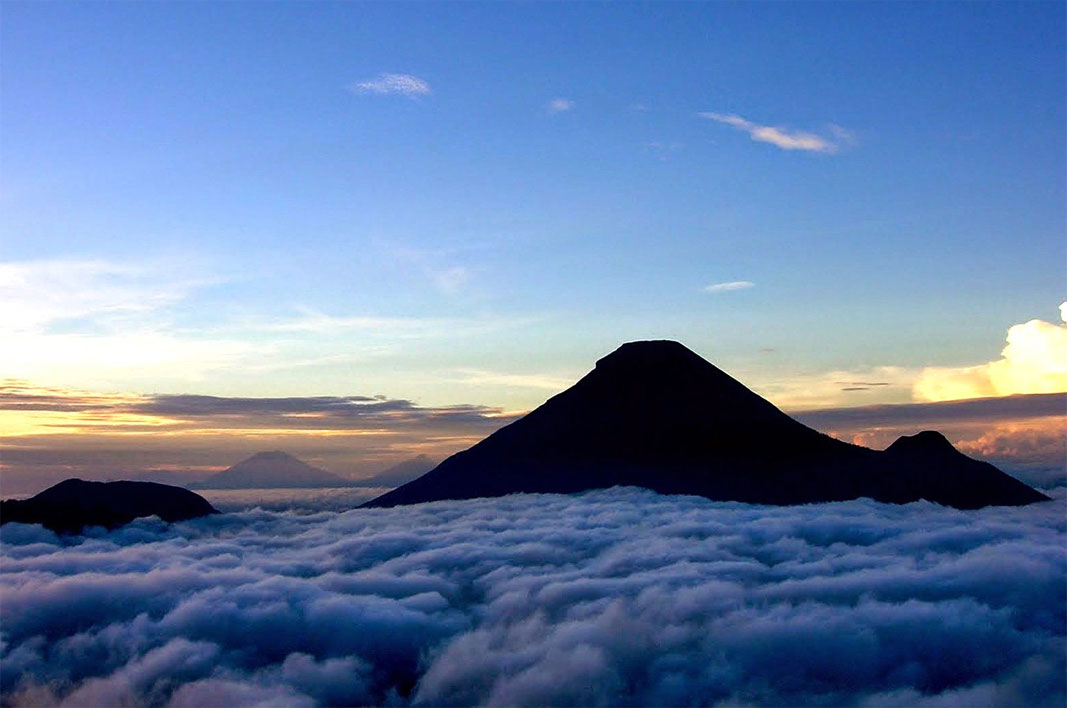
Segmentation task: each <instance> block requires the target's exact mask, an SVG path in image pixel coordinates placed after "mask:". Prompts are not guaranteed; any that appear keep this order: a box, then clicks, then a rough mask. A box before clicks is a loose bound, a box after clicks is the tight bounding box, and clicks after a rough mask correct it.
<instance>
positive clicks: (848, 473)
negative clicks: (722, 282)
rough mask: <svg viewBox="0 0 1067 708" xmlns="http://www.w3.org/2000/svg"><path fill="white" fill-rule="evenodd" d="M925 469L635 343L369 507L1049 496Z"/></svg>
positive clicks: (701, 366)
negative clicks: (551, 499) (932, 476)
mask: <svg viewBox="0 0 1067 708" xmlns="http://www.w3.org/2000/svg"><path fill="white" fill-rule="evenodd" d="M957 454H958V453H957ZM961 457H963V456H962V455H961ZM964 459H965V460H967V462H968V463H972V464H974V465H985V463H979V462H977V461H974V460H970V458H966V457H964ZM916 465H918V468H917V467H916ZM928 466H929V465H927V462H926V460H925V458H923V457H922V456H921V455H920V456H919V458H918V459H917V458H912V457H900V456H898V455H894V454H888V453H883V452H878V451H875V450H869V449H867V448H863V447H858V446H856V445H851V444H848V443H845V442H841V441H839V440H835V439H833V438H831V437H829V436H827V435H824V434H822V433H819V432H817V431H815V430H812V429H811V428H808V427H806V426H804V425H802V424H801V423H799V422H797V421H795V420H793V419H792V418H790V417H789V416H788V415H786V414H785V413H782V412H781V411H780V410H778V409H777V408H775V407H774V406H773V405H772V404H771V403H770V402H768V401H766V400H764V399H763V398H761V397H760V396H758V395H756V394H755V393H753V392H752V391H750V390H748V389H747V388H745V386H744V385H742V384H741V383H740V382H738V381H736V380H734V379H733V378H731V377H730V376H728V375H727V374H725V373H724V372H722V371H720V370H719V369H718V368H716V367H715V366H713V365H712V364H710V363H708V362H707V361H705V360H704V359H702V358H701V357H700V356H698V355H697V354H695V353H693V352H692V351H690V350H689V349H687V348H686V347H684V346H682V345H681V344H679V343H677V342H670V341H652V342H631V343H628V344H624V345H623V346H622V347H620V348H619V349H618V350H616V351H615V352H613V353H612V354H610V355H608V356H607V357H604V358H603V359H601V360H600V361H598V362H597V364H596V368H595V369H594V370H593V371H591V372H590V373H589V374H588V375H586V376H585V377H584V378H583V379H581V380H580V381H579V382H578V383H576V384H575V385H574V386H572V387H571V388H569V389H567V390H566V391H564V392H562V393H560V394H558V395H557V396H554V397H553V398H551V399H549V400H548V401H547V402H546V403H545V404H544V405H542V406H540V407H539V408H537V409H536V410H534V411H532V412H531V413H529V414H528V415H526V416H525V417H523V418H521V419H520V420H518V421H516V422H514V423H512V424H511V425H509V426H506V427H505V428H502V429H501V430H498V431H497V432H495V433H493V434H492V435H490V436H489V437H488V438H486V439H485V440H483V441H481V442H480V443H478V444H477V445H475V446H474V447H472V448H470V449H468V450H465V451H463V452H460V453H457V454H456V455H453V456H452V457H450V458H448V459H447V460H445V461H444V462H442V463H441V464H440V465H439V466H438V467H436V468H435V469H433V470H432V471H430V472H429V473H427V474H425V475H423V476H422V477H420V478H419V479H416V480H414V481H412V482H410V483H408V484H406V485H404V486H402V487H399V488H398V489H395V490H393V491H392V492H389V493H388V494H385V495H383V496H381V497H379V498H378V499H375V500H373V501H371V502H369V503H368V504H366V505H365V506H372V507H373V506H395V505H397V504H413V503H418V502H423V501H432V500H436V499H467V498H472V497H487V496H488V497H491V496H500V495H503V494H510V493H516V492H557V493H571V492H579V491H584V490H587V489H597V488H604V487H610V486H615V485H634V486H640V487H646V488H648V489H652V490H654V491H657V492H660V493H664V494H697V495H701V496H705V497H708V498H710V499H717V500H734V501H742V502H752V503H767V504H799V503H808V502H818V501H836V500H844V499H854V498H857V497H863V496H866V497H872V498H874V499H878V500H881V501H886V502H896V503H903V502H909V501H914V500H917V499H919V498H927V499H931V500H932V501H938V502H941V503H945V504H950V505H960V506H968V507H969V506H971V505H973V504H974V502H975V501H976V500H977V501H981V502H982V504H980V505H985V504H1023V503H1029V502H1031V501H1039V500H1041V499H1044V498H1045V497H1044V495H1041V494H1039V493H1038V492H1036V491H1034V490H1032V489H1030V488H1029V487H1027V486H1026V485H1023V484H1022V483H1020V482H1016V481H1015V480H1011V478H1010V477H1007V475H1004V474H1003V473H1001V472H999V470H995V468H993V469H994V470H995V471H996V474H997V475H998V477H997V478H996V479H997V480H1000V479H1001V478H1006V479H1009V480H1011V481H1012V482H1015V485H1018V486H1015V485H1012V484H1010V483H1006V484H993V486H991V487H990V486H988V485H986V484H985V483H984V482H983V484H982V485H979V486H980V487H981V489H979V490H977V491H974V490H972V491H968V492H967V493H965V494H963V493H962V492H960V490H959V488H958V487H959V485H961V484H962V485H968V484H971V482H972V481H973V480H970V479H969V478H968V479H965V480H955V479H954V480H951V481H946V482H945V483H944V484H925V485H923V484H919V483H918V480H919V479H921V478H924V476H929V474H925V472H923V470H926V469H927V467H928ZM904 468H907V469H904ZM920 468H921V469H920ZM964 468H967V469H964ZM930 469H931V470H932V469H933V468H932V467H931V468H930ZM939 469H940V468H939ZM970 469H971V468H970V467H969V466H968V465H963V466H962V467H953V468H951V472H952V474H953V475H955V476H959V475H960V474H962V475H964V476H965V477H966V476H967V473H968V471H969V470H970ZM979 477H981V479H982V480H986V478H987V477H988V475H987V476H986V477H983V476H982V475H979ZM931 495H932V496H934V497H936V498H932V496H931Z"/></svg>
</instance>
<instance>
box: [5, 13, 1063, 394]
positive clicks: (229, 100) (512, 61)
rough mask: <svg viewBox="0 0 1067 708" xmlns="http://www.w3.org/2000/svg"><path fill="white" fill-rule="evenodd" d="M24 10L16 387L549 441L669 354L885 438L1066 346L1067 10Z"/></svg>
mask: <svg viewBox="0 0 1067 708" xmlns="http://www.w3.org/2000/svg"><path fill="white" fill-rule="evenodd" d="M0 11H2V27H0V32H2V40H3V42H2V49H0V52H2V54H0V58H2V62H0V65H2V66H0V81H2V86H0V87H2V105H0V129H2V133H0V140H2V146H0V147H2V155H0V168H2V169H0V173H2V175H0V177H2V193H0V199H2V202H0V205H2V206H0V208H2V211H3V215H4V217H3V220H2V225H0V261H3V263H4V264H6V268H7V270H6V271H2V272H0V294H2V295H4V296H5V297H6V298H7V299H9V307H10V308H11V310H10V311H11V312H16V311H17V312H18V313H20V314H19V317H16V318H15V319H16V324H15V325H10V324H9V329H11V331H10V332H8V336H9V337H18V338H19V341H20V344H19V346H18V347H16V349H17V350H18V351H16V352H15V353H14V354H10V353H9V355H8V357H9V358H8V360H7V362H6V363H5V368H6V369H7V371H9V372H11V375H14V376H16V377H17V378H23V379H26V380H31V381H35V382H37V383H40V384H42V385H60V386H68V387H80V388H84V389H96V390H110V391H115V390H122V391H142V392H151V391H155V392H158V391H170V392H199V393H212V394H219V395H310V394H354V393H360V394H378V393H380V394H385V395H388V396H395V397H405V398H411V399H414V400H418V401H420V402H423V403H426V404H432V405H444V404H449V403H461V402H470V403H480V404H487V405H495V406H502V407H504V408H507V409H513V410H518V409H523V408H528V407H530V406H532V405H536V404H537V403H539V402H540V401H541V400H544V398H545V397H546V396H547V395H549V394H550V393H551V392H553V390H558V389H559V388H561V387H562V386H563V385H566V383H567V382H568V381H573V380H574V379H575V378H577V377H578V376H580V375H581V374H582V373H584V371H586V370H588V368H590V366H591V365H592V363H593V361H594V360H595V359H596V358H597V357H599V356H601V355H603V354H605V353H607V352H608V351H610V350H611V349H613V348H614V347H615V346H617V345H618V344H619V343H621V342H623V341H626V340H631V339H639V338H649V337H669V338H673V339H678V340H680V341H682V342H684V343H686V344H687V345H689V346H690V347H691V348H693V349H695V350H696V351H698V352H699V353H701V354H702V355H704V356H706V357H708V358H709V359H711V360H712V361H713V362H715V363H717V364H718V365H720V366H721V367H722V368H724V369H726V370H727V371H729V372H731V373H734V374H735V375H737V376H739V377H740V378H742V380H744V381H745V382H746V383H749V384H750V385H752V386H754V387H756V388H757V390H760V391H761V392H763V393H765V394H767V395H769V396H771V397H772V399H774V400H776V401H777V402H779V403H782V404H790V403H792V404H794V405H798V406H801V405H803V404H805V403H808V404H811V405H815V404H838V403H839V404H844V405H848V404H852V403H872V402H885V401H890V402H892V401H905V400H911V398H912V396H913V388H912V387H913V385H914V382H915V381H916V380H917V377H919V376H921V373H922V371H923V369H924V367H942V368H951V367H969V366H976V365H982V364H983V363H986V362H991V361H994V360H996V359H997V356H998V354H999V352H1000V350H1001V348H1002V347H1003V346H1004V337H1005V332H1006V331H1007V330H1008V328H1009V327H1010V326H1012V325H1016V324H1019V323H1025V322H1027V321H1029V320H1032V319H1034V318H1039V319H1043V320H1048V321H1051V322H1058V321H1059V319H1058V317H1057V309H1056V308H1057V306H1058V304H1059V303H1060V302H1061V301H1062V300H1063V297H1064V267H1065V264H1067V246H1065V230H1067V224H1065V204H1067V185H1065V179H1067V178H1065V174H1067V163H1065V154H1067V149H1065V131H1064V125H1065V124H1067V109H1065V91H1064V86H1065V84H1067V72H1065V66H1067V50H1065V33H1064V26H1065V21H1067V17H1065V6H1064V5H1063V4H1062V3H1046V4H1041V3H1026V4H978V3H966V4H964V3H953V4H947V3H940V4H911V3H907V4H904V3H893V4H878V5H869V4H848V5H845V4H813V3H803V4H799V3H798V4H780V3H776V4H650V5H644V4H633V5H607V4H529V5H516V4H492V5H482V4H439V5H422V4H326V3H309V4H295V3H292V4H289V3H271V4H243V3H241V4H239V3H218V4H201V3H179V4H119V3H94V4H67V3H56V4H22V3H12V2H8V3H4V4H3V7H2V10H0ZM389 75H401V76H405V77H409V78H407V79H405V81H407V82H408V83H407V84H405V85H406V86H407V89H408V90H407V93H404V92H398V91H396V90H393V91H385V92H376V91H375V90H373V87H374V86H377V85H378V84H375V83H374V82H376V81H379V82H380V81H382V80H383V77H388V76H389ZM387 83H388V82H387ZM360 84H364V85H365V87H364V88H362V89H361V88H359V86H360ZM382 85H383V86H384V84H382ZM368 86H369V87H370V88H367V87H368ZM750 133H754V134H756V136H757V137H759V136H762V137H763V140H757V139H753V138H752V137H751V136H750ZM798 146H806V147H807V148H809V149H799V147H798ZM786 147H791V148H794V149H785V148H786ZM812 148H814V149H812ZM5 278H6V281H5ZM734 282H744V283H751V284H752V285H751V286H750V287H738V288H736V289H725V290H720V291H713V292H709V291H707V289H706V288H707V286H709V285H714V284H720V283H734ZM769 350H773V351H769ZM852 374H854V375H855V376H857V377H864V378H869V377H870V376H872V375H877V376H880V377H881V379H882V381H881V382H883V383H889V384H891V385H889V386H884V387H877V388H871V389H868V390H864V391H854V392H848V393H844V392H842V391H841V389H842V388H844V386H839V385H837V384H838V383H839V382H840V381H841V380H842V377H845V379H847V378H848V375H852ZM835 387H836V388H835ZM853 388H855V387H853ZM824 389H825V390H824ZM805 392H808V393H810V395H808V396H807V397H805V395H806V394H805Z"/></svg>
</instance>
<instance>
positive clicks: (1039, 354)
mask: <svg viewBox="0 0 1067 708" xmlns="http://www.w3.org/2000/svg"><path fill="white" fill-rule="evenodd" d="M1060 316H1061V318H1062V319H1063V320H1064V322H1065V324H1053V323H1051V322H1046V321H1044V320H1038V319H1033V320H1030V321H1029V322H1024V323H1022V324H1017V325H1014V326H1013V327H1011V328H1010V329H1009V330H1008V336H1007V342H1008V344H1007V346H1006V347H1004V349H1003V351H1001V353H1000V359H997V360H996V361H991V362H989V363H986V364H978V365H977V366H964V367H942V366H931V367H927V368H925V369H923V371H922V372H921V373H920V375H919V378H918V380H917V381H916V382H915V387H914V395H915V398H916V399H918V400H920V401H947V400H955V399H962V398H984V397H987V396H1010V395H1012V394H1016V393H1058V392H1061V391H1067V302H1065V303H1063V304H1061V305H1060Z"/></svg>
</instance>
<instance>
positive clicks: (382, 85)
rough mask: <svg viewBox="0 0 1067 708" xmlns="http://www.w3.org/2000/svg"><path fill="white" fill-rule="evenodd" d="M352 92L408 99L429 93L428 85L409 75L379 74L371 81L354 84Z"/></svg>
mask: <svg viewBox="0 0 1067 708" xmlns="http://www.w3.org/2000/svg"><path fill="white" fill-rule="evenodd" d="M352 90H353V91H354V92H356V93H373V94H379V95H387V94H398V95H400V96H407V97H408V98H415V97H417V96H425V95H427V94H429V93H431V91H430V85H429V84H428V83H426V81H425V80H423V79H420V78H419V77H417V76H412V75H411V74H379V75H378V76H376V77H374V78H373V79H367V80H365V81H360V82H358V83H356V84H354V85H353V86H352Z"/></svg>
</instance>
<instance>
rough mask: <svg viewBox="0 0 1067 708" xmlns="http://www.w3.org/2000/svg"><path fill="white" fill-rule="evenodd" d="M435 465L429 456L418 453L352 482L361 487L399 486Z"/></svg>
mask: <svg viewBox="0 0 1067 708" xmlns="http://www.w3.org/2000/svg"><path fill="white" fill-rule="evenodd" d="M436 466H437V462H436V461H435V460H432V459H430V457H429V456H427V455H419V456H418V457H413V458H411V459H410V460H404V461H403V462H399V463H397V464H395V465H393V466H392V467H389V468H387V469H384V470H382V471H381V472H379V473H378V474H375V475H373V476H371V477H365V478H364V479H360V480H356V481H355V482H353V484H358V485H359V486H361V487H399V486H400V485H401V484H406V483H408V482H410V481H411V480H413V479H417V478H418V477H421V476H422V475H424V474H426V473H427V472H429V471H430V470H432V469H433V468H434V467H436Z"/></svg>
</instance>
